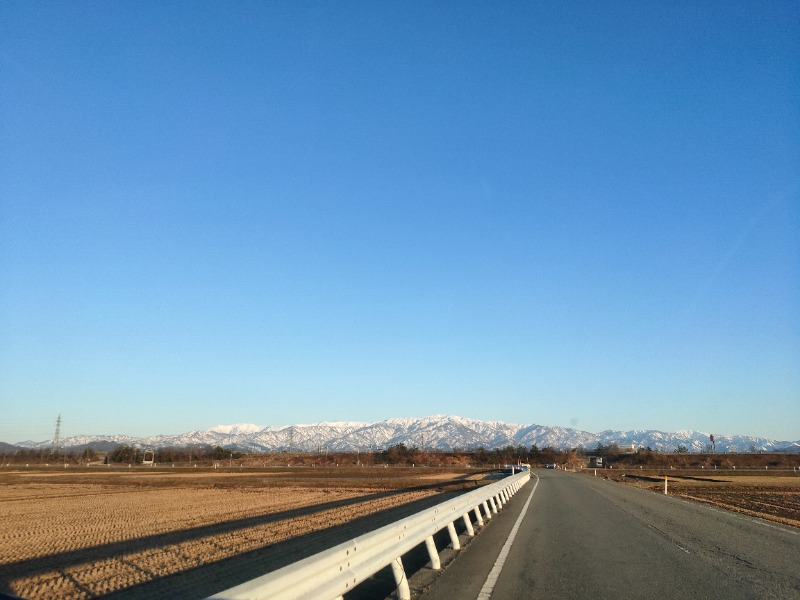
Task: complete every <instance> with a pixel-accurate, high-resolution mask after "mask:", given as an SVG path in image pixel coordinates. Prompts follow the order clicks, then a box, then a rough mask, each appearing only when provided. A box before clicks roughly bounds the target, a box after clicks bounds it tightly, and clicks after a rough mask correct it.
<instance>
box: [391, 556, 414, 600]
mask: <svg viewBox="0 0 800 600" xmlns="http://www.w3.org/2000/svg"><path fill="white" fill-rule="evenodd" d="M392 575H394V582H395V583H396V584H397V596H398V598H400V600H411V589H409V587H408V579H406V571H405V569H404V568H403V561H402V559H401V558H400V557H399V556H398V557H397V558H395V559H394V560H393V561H392Z"/></svg>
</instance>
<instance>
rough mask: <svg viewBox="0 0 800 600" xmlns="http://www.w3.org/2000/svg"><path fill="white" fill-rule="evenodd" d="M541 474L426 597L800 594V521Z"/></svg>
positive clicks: (585, 478) (497, 599)
mask: <svg viewBox="0 0 800 600" xmlns="http://www.w3.org/2000/svg"><path fill="white" fill-rule="evenodd" d="M534 475H535V476H534V477H532V478H531V482H529V483H528V484H527V485H526V486H525V487H524V488H523V489H522V490H520V492H518V493H517V494H516V495H515V496H514V498H513V499H512V501H511V502H510V503H509V504H508V506H507V507H506V509H504V510H503V511H502V512H501V513H500V514H499V515H497V516H496V517H495V519H493V521H492V522H491V524H490V525H489V526H488V527H487V528H486V529H485V530H484V531H483V532H482V533H481V534H480V535H479V536H477V538H475V540H474V541H473V542H472V543H471V544H470V545H469V546H468V547H467V548H466V549H465V550H464V551H463V552H462V553H461V555H460V556H459V557H458V558H457V559H456V560H455V561H453V562H452V563H451V564H450V565H449V566H448V567H447V568H446V569H445V570H444V571H443V572H442V573H441V574H440V575H439V576H438V578H437V579H436V581H435V582H434V583H433V585H432V586H431V587H430V589H429V590H428V591H427V593H426V594H424V595H423V596H422V598H424V600H455V599H459V600H465V599H477V598H481V600H484V599H487V598H491V599H493V600H512V599H513V600H516V599H520V598H526V599H527V598H532V599H549V598H559V599H561V598H570V599H572V598H575V599H579V598H586V599H592V600H598V599H603V598H609V599H612V598H613V599H618V598H658V599H670V598H684V599H694V598H726V599H737V598H780V599H787V598H799V599H800V531H798V530H797V529H794V528H790V527H788V526H787V527H785V526H781V525H776V524H773V523H768V522H766V521H763V520H760V519H755V518H751V517H747V516H744V515H740V514H738V513H734V512H730V511H727V510H724V509H718V508H715V507H712V506H708V505H704V504H700V503H696V502H692V501H688V500H683V499H680V498H676V497H672V496H665V495H663V494H657V493H653V492H650V491H646V490H640V489H635V488H632V487H628V486H625V485H623V484H619V483H614V482H611V481H608V480H606V479H603V478H602V477H592V476H589V475H585V474H574V473H565V472H563V471H549V470H548V471H545V470H537V471H535V472H534ZM537 478H538V479H537ZM537 483H538V484H537ZM534 489H535V492H534ZM528 501H529V502H528ZM517 524H518V530H517V531H516V536H515V537H514V541H513V543H512V544H511V545H510V549H508V548H507V553H504V554H507V556H505V562H504V564H503V565H502V569H500V566H501V565H500V564H498V565H497V566H496V567H495V562H496V559H497V557H498V555H500V554H501V550H502V549H503V547H504V545H506V544H507V540H508V538H509V535H510V534H511V532H512V530H513V529H514V526H515V525H517ZM500 562H502V558H501V561H500ZM493 568H494V575H493V576H491V577H490V573H491V572H492V569H493ZM498 572H499V575H497V573H498ZM487 579H488V581H487Z"/></svg>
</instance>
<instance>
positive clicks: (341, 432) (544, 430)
mask: <svg viewBox="0 0 800 600" xmlns="http://www.w3.org/2000/svg"><path fill="white" fill-rule="evenodd" d="M715 441H716V451H717V452H753V451H757V452H773V451H781V452H782V451H789V452H799V451H800V441H793V442H789V441H776V440H770V439H766V438H759V437H751V436H741V435H722V434H719V435H715ZM52 443H53V442H52V440H50V441H44V442H32V441H26V442H19V443H17V444H16V446H19V447H24V448H45V447H49V446H52ZM122 444H127V445H132V446H137V447H140V448H165V447H186V446H192V445H209V446H222V447H223V448H228V449H232V450H238V451H243V452H281V451H286V450H289V451H302V452H320V451H329V452H354V451H362V452H363V451H370V450H372V451H376V450H384V449H387V448H389V447H390V446H393V445H395V444H405V445H406V446H407V447H409V448H413V447H416V448H420V449H424V450H475V449H477V448H485V449H487V450H492V449H495V448H503V447H506V446H509V445H511V446H522V447H525V448H530V447H531V446H532V445H534V444H535V445H536V446H538V447H539V448H546V447H553V448H558V449H565V448H578V447H583V448H586V449H587V450H592V449H594V448H596V447H597V445H598V444H603V445H611V444H618V445H619V446H620V447H621V448H631V447H633V448H651V449H652V450H655V451H663V452H671V451H673V450H676V449H677V448H678V447H680V446H683V447H685V448H686V449H687V450H688V451H690V452H702V451H704V450H706V449H708V447H709V444H710V441H709V434H708V433H705V432H700V431H677V432H674V433H665V432H663V431H655V430H634V431H612V430H606V431H601V432H600V433H589V432H587V431H581V430H578V429H571V428H566V427H548V426H544V425H519V424H512V423H503V422H501V421H480V420H476V419H468V418H463V417H457V416H451V415H435V416H431V417H423V418H418V419H414V418H408V419H402V418H399V419H388V420H386V421H380V422H378V423H359V422H334V423H317V424H314V425H289V426H285V427H262V426H259V425H252V424H248V423H240V424H236V425H218V426H216V427H211V428H210V429H207V430H198V431H190V432H188V433H184V434H180V435H156V436H150V437H143V438H135V437H131V436H126V435H79V436H72V437H67V438H64V439H62V440H61V441H60V443H59V446H60V447H62V448H66V449H69V448H74V447H80V446H88V445H92V446H103V447H105V448H108V447H109V446H113V445H122Z"/></svg>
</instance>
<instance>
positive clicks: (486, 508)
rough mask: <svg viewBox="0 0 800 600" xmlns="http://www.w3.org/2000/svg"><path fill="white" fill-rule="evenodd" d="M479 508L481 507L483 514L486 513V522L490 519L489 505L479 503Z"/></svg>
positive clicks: (484, 502)
mask: <svg viewBox="0 0 800 600" xmlns="http://www.w3.org/2000/svg"><path fill="white" fill-rule="evenodd" d="M481 506H483V512H484V513H486V520H487V521H488V520H489V519H491V518H492V511H491V510H489V505H488V504H486V500H484V501H483V502H482V503H481Z"/></svg>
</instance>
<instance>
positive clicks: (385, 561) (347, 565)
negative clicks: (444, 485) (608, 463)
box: [207, 471, 530, 600]
mask: <svg viewBox="0 0 800 600" xmlns="http://www.w3.org/2000/svg"><path fill="white" fill-rule="evenodd" d="M529 479H530V472H529V471H522V472H521V473H518V474H516V475H512V476H510V477H507V478H505V479H503V480H501V481H498V482H497V483H493V484H490V485H487V486H484V487H482V488H479V489H477V490H474V491H472V492H469V493H467V494H463V495H461V496H458V497H457V498H453V499H452V500H448V501H446V502H443V503H441V504H437V505H436V506H434V507H431V508H429V509H427V510H424V511H421V512H418V513H416V514H414V515H411V516H410V517H406V518H405V519H401V520H400V521H396V522H394V523H391V524H389V525H386V526H385V527H381V528H380V529H376V530H375V531H371V532H369V533H367V534H364V535H363V536H360V537H357V538H355V539H352V540H350V541H349V542H344V543H343V544H339V545H338V546H334V547H333V548H330V549H329V550H325V551H323V552H320V553H319V554H315V555H313V556H309V557H308V558H305V559H303V560H301V561H299V562H296V563H294V564H291V565H287V566H286V567H283V568H282V569H278V570H277V571H273V572H272V573H267V574H266V575H262V576H261V577H257V578H255V579H252V580H250V581H248V582H245V583H243V584H241V585H237V586H236V587H233V588H230V589H228V590H225V591H224V592H219V593H218V594H214V595H213V596H210V597H209V598H208V599H207V600H267V599H269V600H300V599H303V600H341V599H342V598H343V596H344V594H345V593H347V592H349V591H351V590H352V589H353V588H354V587H356V586H357V585H358V584H359V583H361V582H362V581H364V580H366V579H368V578H369V577H371V576H372V575H374V574H375V573H377V572H378V571H380V570H381V569H383V568H384V567H386V566H387V565H391V567H392V573H393V574H394V579H395V582H396V584H397V592H398V596H399V597H400V599H401V600H410V598H411V592H410V589H409V587H408V580H407V579H406V575H405V570H404V569H403V562H402V556H403V555H404V554H406V553H407V552H408V551H410V550H411V549H412V548H415V547H416V546H418V545H420V544H422V543H424V544H425V546H426V548H427V550H428V554H429V556H430V559H431V567H432V568H433V569H440V568H441V562H440V560H439V553H438V551H437V549H436V545H435V543H434V541H433V536H434V534H436V533H438V532H439V531H441V530H443V529H447V531H448V532H449V534H450V545H451V546H452V547H453V548H454V549H456V550H459V549H460V548H461V544H460V542H459V540H458V535H457V534H456V530H455V523H456V521H458V520H459V519H462V520H463V522H464V526H465V527H466V530H467V535H469V536H474V535H475V528H474V526H473V522H472V515H473V514H474V515H475V519H476V522H477V524H478V525H479V526H483V524H484V522H485V521H484V519H485V520H489V519H491V518H492V515H493V514H497V512H499V511H500V509H501V508H502V507H503V505H504V504H505V503H506V502H508V500H509V499H510V498H511V496H513V495H514V494H515V493H516V492H517V491H518V490H519V489H520V488H521V487H522V486H523V485H525V483H527V482H528V480H529Z"/></svg>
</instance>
